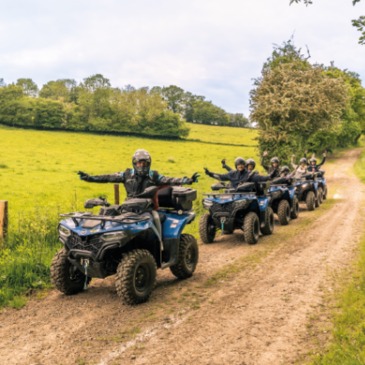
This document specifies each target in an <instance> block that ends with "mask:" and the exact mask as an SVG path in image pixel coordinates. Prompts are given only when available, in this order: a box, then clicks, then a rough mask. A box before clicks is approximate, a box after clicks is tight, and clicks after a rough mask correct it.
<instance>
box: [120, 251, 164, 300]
mask: <svg viewBox="0 0 365 365" xmlns="http://www.w3.org/2000/svg"><path fill="white" fill-rule="evenodd" d="M156 271H157V266H156V261H155V259H154V257H153V256H152V255H151V253H150V252H149V251H148V250H142V249H136V250H133V251H131V252H128V253H126V254H125V255H123V258H122V260H121V262H120V263H119V265H118V268H117V274H116V279H115V286H116V289H117V294H118V295H119V297H120V298H121V299H122V301H123V302H124V303H126V304H130V305H134V304H140V303H144V302H146V301H147V300H148V298H149V297H150V295H151V293H152V290H153V288H154V286H155V282H156Z"/></svg>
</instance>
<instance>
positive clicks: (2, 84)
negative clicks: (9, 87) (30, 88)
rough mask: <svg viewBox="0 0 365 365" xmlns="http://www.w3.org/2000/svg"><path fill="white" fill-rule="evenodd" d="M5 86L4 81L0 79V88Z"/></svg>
mask: <svg viewBox="0 0 365 365" xmlns="http://www.w3.org/2000/svg"><path fill="white" fill-rule="evenodd" d="M5 85H6V84H5V81H4V79H3V78H1V77H0V87H4V86H5Z"/></svg>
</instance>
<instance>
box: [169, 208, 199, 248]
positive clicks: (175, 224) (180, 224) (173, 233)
mask: <svg viewBox="0 0 365 365" xmlns="http://www.w3.org/2000/svg"><path fill="white" fill-rule="evenodd" d="M194 219H195V213H193V212H188V213H185V212H184V213H182V214H179V213H166V219H165V220H164V222H163V223H162V239H163V241H164V242H165V240H167V239H180V235H181V233H182V231H183V229H184V227H185V226H186V225H187V224H189V223H191V222H192V221H193V220H194Z"/></svg>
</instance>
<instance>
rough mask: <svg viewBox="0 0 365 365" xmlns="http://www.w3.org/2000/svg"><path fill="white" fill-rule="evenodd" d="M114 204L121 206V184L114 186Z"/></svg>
mask: <svg viewBox="0 0 365 365" xmlns="http://www.w3.org/2000/svg"><path fill="white" fill-rule="evenodd" d="M114 204H119V184H114Z"/></svg>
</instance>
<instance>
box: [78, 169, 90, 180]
mask: <svg viewBox="0 0 365 365" xmlns="http://www.w3.org/2000/svg"><path fill="white" fill-rule="evenodd" d="M77 174H78V175H79V176H80V179H81V180H84V181H87V179H88V177H89V174H87V173H86V172H83V171H78V172H77Z"/></svg>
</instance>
